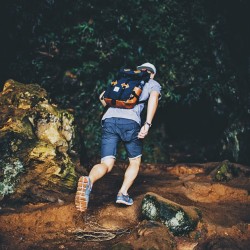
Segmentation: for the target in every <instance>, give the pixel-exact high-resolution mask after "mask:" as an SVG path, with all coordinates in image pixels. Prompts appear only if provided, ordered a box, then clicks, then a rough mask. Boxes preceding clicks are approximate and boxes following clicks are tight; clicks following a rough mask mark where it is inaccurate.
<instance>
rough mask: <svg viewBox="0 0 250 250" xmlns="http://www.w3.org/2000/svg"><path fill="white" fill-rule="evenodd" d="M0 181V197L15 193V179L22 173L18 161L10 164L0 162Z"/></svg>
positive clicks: (22, 167) (20, 164)
mask: <svg viewBox="0 0 250 250" xmlns="http://www.w3.org/2000/svg"><path fill="white" fill-rule="evenodd" d="M0 169H1V173H2V174H1V181H0V197H1V196H2V197H4V196H5V195H8V194H12V193H14V191H15V187H16V184H17V181H18V179H17V177H18V175H19V174H20V173H22V172H23V171H24V166H23V164H22V162H21V161H20V160H19V159H14V160H13V161H12V162H4V161H2V160H0Z"/></svg>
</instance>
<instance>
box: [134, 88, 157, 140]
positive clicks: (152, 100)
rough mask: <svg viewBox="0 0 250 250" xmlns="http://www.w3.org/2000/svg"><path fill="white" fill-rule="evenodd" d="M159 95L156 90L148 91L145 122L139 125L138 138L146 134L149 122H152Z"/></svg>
mask: <svg viewBox="0 0 250 250" xmlns="http://www.w3.org/2000/svg"><path fill="white" fill-rule="evenodd" d="M159 95H160V94H159V92H157V91H152V92H151V93H150V97H149V99H148V107H147V119H146V123H145V124H144V125H143V126H142V127H141V130H140V132H139V134H138V138H140V139H143V138H144V137H145V136H146V135H147V134H148V131H149V128H150V125H149V124H152V121H153V118H154V115H155V112H156V109H157V107H158V100H159Z"/></svg>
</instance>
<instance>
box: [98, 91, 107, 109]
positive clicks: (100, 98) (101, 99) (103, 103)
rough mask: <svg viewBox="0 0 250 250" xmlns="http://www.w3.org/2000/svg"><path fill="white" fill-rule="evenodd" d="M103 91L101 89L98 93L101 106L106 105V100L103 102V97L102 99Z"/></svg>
mask: <svg viewBox="0 0 250 250" xmlns="http://www.w3.org/2000/svg"><path fill="white" fill-rule="evenodd" d="M104 93H105V91H103V92H102V93H101V94H100V96H99V100H100V102H101V103H102V106H103V107H105V106H106V105H107V104H106V102H105V101H104V99H103V95H104Z"/></svg>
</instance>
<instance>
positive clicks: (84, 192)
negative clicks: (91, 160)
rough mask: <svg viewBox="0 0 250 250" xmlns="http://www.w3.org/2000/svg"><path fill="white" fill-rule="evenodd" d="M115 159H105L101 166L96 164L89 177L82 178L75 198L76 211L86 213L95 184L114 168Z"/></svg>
mask: <svg viewBox="0 0 250 250" xmlns="http://www.w3.org/2000/svg"><path fill="white" fill-rule="evenodd" d="M114 163H115V159H114V158H105V159H103V160H102V161H101V163H100V164H96V165H95V166H94V167H93V168H92V169H91V171H90V173H89V176H81V177H80V178H79V181H78V185H77V192H76V196H75V205H76V209H77V210H79V211H80V212H84V211H86V210H87V208H88V202H89V195H90V192H91V189H92V186H93V184H94V182H96V181H97V180H99V179H100V178H102V177H103V176H104V175H105V174H106V173H108V172H110V171H111V170H112V168H113V166H114Z"/></svg>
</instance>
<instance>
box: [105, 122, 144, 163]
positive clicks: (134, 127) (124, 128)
mask: <svg viewBox="0 0 250 250" xmlns="http://www.w3.org/2000/svg"><path fill="white" fill-rule="evenodd" d="M140 129H141V128H140V125H139V124H138V123H137V122H135V121H133V120H130V119H124V118H115V117H114V118H107V119H105V120H104V121H103V123H102V148H101V158H102V160H103V159H104V158H114V159H115V158H116V153H117V145H118V143H119V142H120V141H122V142H123V143H124V146H125V148H126V151H127V154H128V158H129V159H133V158H137V157H140V156H141V155H142V140H141V139H139V138H138V134H139V132H140Z"/></svg>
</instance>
